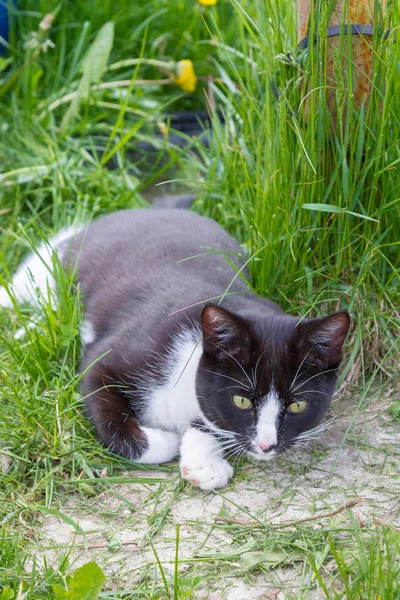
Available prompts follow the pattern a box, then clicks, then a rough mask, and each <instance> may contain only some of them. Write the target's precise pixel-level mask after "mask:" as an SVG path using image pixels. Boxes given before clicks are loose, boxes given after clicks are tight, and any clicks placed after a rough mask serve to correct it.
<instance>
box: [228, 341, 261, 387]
mask: <svg viewBox="0 0 400 600" xmlns="http://www.w3.org/2000/svg"><path fill="white" fill-rule="evenodd" d="M221 350H222V351H223V352H225V354H227V355H228V356H229V357H230V358H231V359H232V360H234V361H235V363H236V364H237V365H238V367H240V369H241V370H242V372H243V373H244V375H245V376H246V378H247V381H248V382H249V384H250V389H253V390H254V387H253V383H252V381H251V379H250V377H249V375H248V373H247V372H246V369H245V368H244V367H243V365H241V364H240V362H239V361H238V359H237V358H235V357H234V356H233V354H231V353H230V352H228V350H225V349H224V348H221Z"/></svg>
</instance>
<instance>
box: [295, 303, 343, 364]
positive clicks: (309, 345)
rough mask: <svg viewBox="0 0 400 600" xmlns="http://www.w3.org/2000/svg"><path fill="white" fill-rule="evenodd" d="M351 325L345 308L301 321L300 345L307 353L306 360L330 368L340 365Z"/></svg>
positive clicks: (303, 351) (305, 353)
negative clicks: (324, 315)
mask: <svg viewBox="0 0 400 600" xmlns="http://www.w3.org/2000/svg"><path fill="white" fill-rule="evenodd" d="M349 326H350V316H349V313H348V312H347V311H345V310H343V311H340V312H337V313H335V314H333V315H330V316H329V317H324V318H322V319H312V320H310V321H308V322H305V323H301V324H300V331H301V335H300V339H299V341H298V345H299V347H300V348H301V350H302V353H304V355H305V356H306V355H307V358H305V360H306V362H310V363H314V364H316V365H317V366H320V367H323V368H328V369H329V368H334V367H335V366H338V365H339V363H340V361H341V359H342V346H343V344H344V341H345V339H346V336H347V333H348V331H349ZM300 331H299V333H300Z"/></svg>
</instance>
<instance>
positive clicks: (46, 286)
mask: <svg viewBox="0 0 400 600" xmlns="http://www.w3.org/2000/svg"><path fill="white" fill-rule="evenodd" d="M78 230H79V227H78V226H72V227H67V228H65V229H61V230H60V231H59V232H58V233H57V234H56V235H55V236H54V237H52V238H50V239H49V240H48V242H43V243H42V244H40V246H39V247H38V248H37V249H36V250H35V251H34V252H32V253H31V254H29V255H28V256H27V257H26V259H25V260H24V261H23V262H22V263H21V264H20V266H19V267H18V269H17V271H16V273H15V274H14V277H13V279H12V282H11V284H10V285H9V286H8V289H6V288H5V287H0V306H3V307H5V308H12V306H13V304H14V302H16V303H17V304H21V303H23V302H29V303H30V304H32V305H34V306H38V305H39V299H40V297H47V296H48V292H49V291H50V296H52V293H53V292H54V289H55V279H54V276H53V253H54V252H55V253H56V254H57V255H58V256H59V258H60V260H61V258H62V256H61V255H62V252H63V249H64V248H68V247H69V243H68V242H69V241H70V240H71V239H72V238H73V237H74V236H75V235H76V233H77V232H78Z"/></svg>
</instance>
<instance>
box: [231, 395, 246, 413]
mask: <svg viewBox="0 0 400 600" xmlns="http://www.w3.org/2000/svg"><path fill="white" fill-rule="evenodd" d="M232 400H233V404H234V405H235V406H236V407H237V408H241V409H242V410H247V409H249V408H251V401H250V400H249V399H248V398H245V397H244V396H233V398H232Z"/></svg>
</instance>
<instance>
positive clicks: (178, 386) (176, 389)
mask: <svg viewBox="0 0 400 600" xmlns="http://www.w3.org/2000/svg"><path fill="white" fill-rule="evenodd" d="M202 351H203V349H202V344H201V339H200V334H199V333H198V332H197V331H195V330H189V329H188V330H185V331H182V332H181V333H180V334H179V335H178V336H177V337H176V338H175V340H174V343H173V345H172V348H171V351H170V353H169V355H168V357H167V358H166V360H165V361H164V364H163V366H162V371H163V374H164V377H163V381H162V382H160V381H157V380H154V379H150V380H149V381H147V382H143V383H142V385H143V389H142V390H141V395H142V398H143V412H141V414H140V422H141V423H142V424H143V425H145V426H147V427H157V428H160V429H164V430H167V431H176V432H178V433H180V434H183V433H184V432H185V431H186V429H187V428H188V427H189V425H190V423H191V422H192V421H193V420H194V419H197V418H198V417H200V416H201V410H200V407H199V403H198V401H197V396H196V389H195V381H196V373H197V368H198V365H199V360H200V357H201V354H202Z"/></svg>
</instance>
